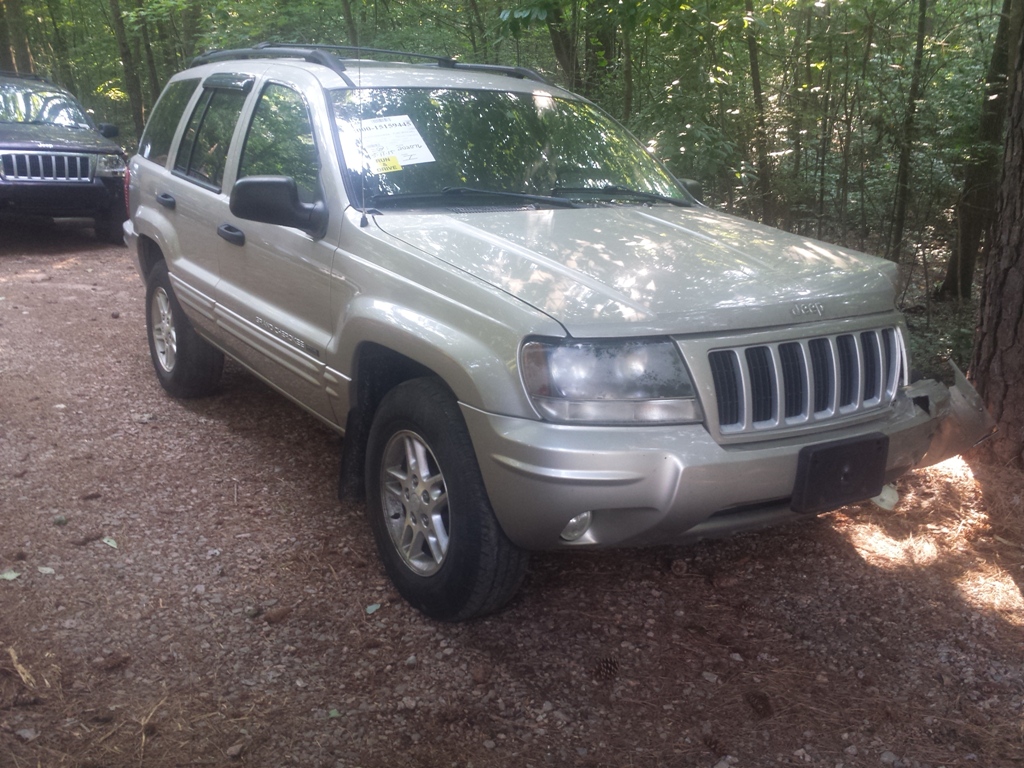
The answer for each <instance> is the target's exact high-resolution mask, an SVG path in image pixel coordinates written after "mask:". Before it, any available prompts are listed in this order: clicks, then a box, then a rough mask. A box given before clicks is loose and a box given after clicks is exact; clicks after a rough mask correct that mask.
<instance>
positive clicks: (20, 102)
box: [0, 82, 92, 128]
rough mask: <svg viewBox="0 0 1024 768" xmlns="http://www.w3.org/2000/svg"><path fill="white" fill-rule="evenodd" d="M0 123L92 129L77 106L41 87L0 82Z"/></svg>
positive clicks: (46, 87)
mask: <svg viewBox="0 0 1024 768" xmlns="http://www.w3.org/2000/svg"><path fill="white" fill-rule="evenodd" d="M0 123H32V124H35V125H59V126H63V127H65V128H90V127H92V126H91V123H90V122H89V118H88V117H86V115H85V112H84V111H83V110H82V107H81V106H80V105H79V104H78V102H76V101H75V100H74V99H72V98H71V97H70V96H68V95H67V94H66V93H63V92H61V91H59V90H56V89H54V88H53V87H51V86H47V85H46V84H42V83H12V82H0Z"/></svg>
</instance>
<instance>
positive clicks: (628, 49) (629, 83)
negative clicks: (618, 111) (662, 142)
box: [622, 26, 633, 122]
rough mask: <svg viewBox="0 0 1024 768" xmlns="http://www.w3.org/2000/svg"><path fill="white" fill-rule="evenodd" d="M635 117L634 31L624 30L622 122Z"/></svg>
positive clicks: (627, 28) (626, 28) (625, 28)
mask: <svg viewBox="0 0 1024 768" xmlns="http://www.w3.org/2000/svg"><path fill="white" fill-rule="evenodd" d="M632 116H633V30H632V29H630V28H629V27H625V26H624V27H623V28H622V120H623V122H628V121H629V119H630V118H631V117H632Z"/></svg>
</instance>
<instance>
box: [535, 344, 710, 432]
mask: <svg viewBox="0 0 1024 768" xmlns="http://www.w3.org/2000/svg"><path fill="white" fill-rule="evenodd" d="M520 368H521V370H522V376H523V383H524V384H525V386H526V391H527V393H528V394H529V395H530V399H531V400H532V401H533V405H534V407H535V408H536V409H537V411H538V413H540V414H541V416H543V417H544V418H545V419H549V420H551V421H559V422H565V423H577V424H684V423H693V422H700V421H703V420H704V412H703V410H702V409H701V407H700V403H699V402H697V396H696V393H695V392H694V388H693V381H692V380H691V378H690V374H689V373H688V372H687V370H686V366H685V364H684V363H683V359H682V356H681V355H680V354H679V349H678V348H677V347H676V345H675V344H674V343H673V342H672V341H671V340H670V339H663V338H655V339H625V340H622V339H606V340H597V341H576V340H572V339H567V340H550V341H549V340H533V341H528V342H527V343H526V344H524V345H523V347H522V350H521V352H520Z"/></svg>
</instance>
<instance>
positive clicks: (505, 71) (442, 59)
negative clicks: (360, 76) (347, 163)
mask: <svg viewBox="0 0 1024 768" xmlns="http://www.w3.org/2000/svg"><path fill="white" fill-rule="evenodd" d="M332 54H349V57H339V56H337V55H332ZM351 54H354V55H355V56H356V57H362V56H364V55H370V56H389V57H400V58H407V59H421V60H425V61H431V62H433V63H435V64H436V65H437V66H438V67H441V68H442V69H462V70H467V71H470V72H490V73H493V74H501V75H508V76H509V77H516V78H519V79H520V80H534V81H536V82H538V83H542V84H544V85H552V83H551V81H550V80H548V79H547V78H546V77H544V76H543V75H542V74H540V73H539V72H537V71H536V70H533V69H529V68H528V67H507V66H503V65H501V64H472V63H466V62H461V61H456V60H455V59H453V58H451V57H449V56H433V55H431V54H427V53H413V52H410V51H393V50H388V49H386V48H362V47H357V46H354V45H324V44H312V45H305V44H301V43H271V42H265V43H258V44H256V45H254V46H252V47H251V48H235V49H232V50H215V51H208V52H206V53H202V54H200V55H198V56H196V57H195V58H194V59H193V60H192V64H191V66H193V67H197V66H199V65H200V64H209V63H211V62H215V61H230V60H232V59H261V58H298V59H302V60H304V61H308V62H310V63H313V64H322V65H324V66H325V67H327V68H329V69H331V70H332V71H334V72H336V73H337V74H339V75H341V76H342V77H343V78H344V79H345V82H346V83H348V84H349V85H350V86H354V85H355V84H354V83H353V82H352V81H351V79H350V78H349V77H348V75H347V74H346V71H347V68H346V66H345V61H346V60H348V61H351V60H352V58H351Z"/></svg>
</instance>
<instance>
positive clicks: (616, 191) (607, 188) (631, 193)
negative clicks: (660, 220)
mask: <svg viewBox="0 0 1024 768" xmlns="http://www.w3.org/2000/svg"><path fill="white" fill-rule="evenodd" d="M551 192H552V193H555V192H559V193H562V194H581V193H588V192H589V193H597V194H602V195H610V196H612V197H616V196H618V197H635V198H637V199H639V200H645V201H648V202H652V203H670V204H672V205H677V206H679V207H680V208H689V207H691V206H692V205H693V204H692V203H691V202H690V201H689V200H683V199H681V198H678V197H669V196H668V195H659V194H657V193H656V192H646V191H644V190H642V189H630V188H629V187H619V186H616V185H614V184H605V185H604V186H603V187H555V188H554V189H552V190H551Z"/></svg>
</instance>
